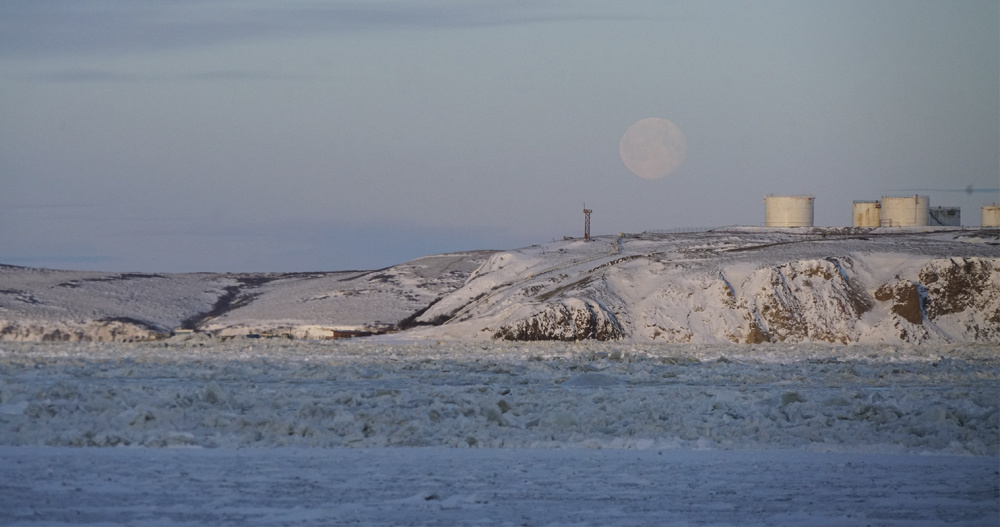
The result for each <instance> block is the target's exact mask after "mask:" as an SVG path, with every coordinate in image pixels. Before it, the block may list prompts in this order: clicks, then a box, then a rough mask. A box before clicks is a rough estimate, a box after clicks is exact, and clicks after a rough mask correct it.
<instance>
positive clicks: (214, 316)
mask: <svg viewBox="0 0 1000 527" xmlns="http://www.w3.org/2000/svg"><path fill="white" fill-rule="evenodd" d="M177 328H187V329H197V330H200V331H203V332H206V333H210V334H213V335H216V336H223V337H225V336H239V335H247V334H260V333H272V334H285V335H288V336H291V337H296V338H324V337H329V336H333V335H334V334H335V332H374V333H382V332H389V331H398V330H408V331H407V332H406V333H405V334H403V335H402V336H403V337H404V338H413V339H436V340H440V339H462V340H470V339H471V340H581V339H597V340H626V341H635V342H650V341H653V342H700V343H760V342H831V343H845V344H846V343H878V342H909V343H921V342H986V343H1000V231H996V230H978V229H976V230H935V229H922V230H905V229H898V228H896V229H874V230H868V229H865V230H860V229H837V230H831V229H760V228H733V229H728V230H725V231H714V232H703V233H691V234H650V233H643V234H635V235H618V236H604V237H597V238H595V239H593V240H591V241H583V240H572V239H571V240H563V241H553V242H551V243H547V244H544V245H535V246H531V247H526V248H523V249H518V250H513V251H506V252H491V251H476V252H467V253H455V254H445V255H435V256H427V257H424V258H420V259H417V260H413V261H411V262H407V263H405V264H401V265H397V266H394V267H390V268H387V269H382V270H379V271H370V272H339V273H295V274H183V275H164V274H155V275H151V274H134V273H132V274H129V273H125V274H112V273H92V272H86V273H85V272H70V271H49V270H38V269H27V268H20V267H9V266H0V340H29V341H30V340H34V341H40V340H132V339H146V338H155V337H156V336H159V335H163V334H168V333H169V332H170V331H171V330H175V329H177ZM411 328H412V329H411ZM399 337H400V334H398V333H397V334H396V335H395V336H394V337H393V338H399Z"/></svg>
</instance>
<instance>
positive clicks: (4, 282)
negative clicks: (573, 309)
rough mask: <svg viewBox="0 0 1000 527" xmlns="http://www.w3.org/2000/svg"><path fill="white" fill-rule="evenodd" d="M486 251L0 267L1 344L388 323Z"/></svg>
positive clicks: (415, 308)
mask: <svg viewBox="0 0 1000 527" xmlns="http://www.w3.org/2000/svg"><path fill="white" fill-rule="evenodd" d="M490 254H492V252H491V251H473V252H466V253H455V254H442V255H436V256H428V257H424V258H419V259H416V260H413V261H410V262H407V263H404V264H400V265H397V266H394V267H390V268H387V269H382V270H379V271H370V272H360V271H354V272H335V273H243V274H231V273H225V274H218V273H216V274H213V273H196V274H195V273H192V274H139V273H100V272H77V271H53V270H45V269H31V268H25V267H14V266H4V265H0V340H19V341H77V340H91V341H125V340H145V339H150V338H157V337H159V336H163V335H167V334H169V333H170V332H171V331H172V330H175V329H178V328H185V329H197V330H201V331H206V332H210V333H212V334H215V335H219V336H229V335H245V334H248V333H264V332H273V333H284V334H288V335H290V336H295V337H300V338H323V337H327V336H331V335H332V334H333V331H334V330H353V331H371V330H375V331H378V330H384V329H387V328H394V327H396V326H397V325H399V324H401V323H405V322H406V320H407V319H408V318H410V317H412V316H414V315H415V314H417V313H419V312H421V311H422V310H423V309H425V308H426V307H427V306H428V305H430V304H431V303H433V302H434V301H435V300H437V299H438V298H440V297H441V296H443V295H444V294H446V293H448V292H450V291H452V290H454V289H456V288H458V287H460V286H461V285H462V284H463V283H464V282H465V280H466V278H467V277H468V276H469V275H470V274H471V273H472V272H473V271H474V270H475V269H476V268H477V267H479V265H480V264H481V263H482V262H483V261H485V259H486V258H487V257H488V256H489V255H490Z"/></svg>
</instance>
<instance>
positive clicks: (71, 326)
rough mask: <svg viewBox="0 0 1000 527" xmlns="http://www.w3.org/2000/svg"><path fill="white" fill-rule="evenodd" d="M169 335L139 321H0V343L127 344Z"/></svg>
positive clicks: (163, 329)
mask: <svg viewBox="0 0 1000 527" xmlns="http://www.w3.org/2000/svg"><path fill="white" fill-rule="evenodd" d="M167 334H169V331H168V330H167V329H165V328H158V327H155V326H152V325H150V324H147V323H145V322H142V321H139V320H129V319H118V320H87V321H75V322H74V321H67V322H62V323H59V324H53V323H51V322H31V321H2V320H0V340H17V341H22V342H91V341H93V342H131V341H140V340H153V339H156V338H160V337H164V336H166V335H167Z"/></svg>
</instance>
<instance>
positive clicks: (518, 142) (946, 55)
mask: <svg viewBox="0 0 1000 527" xmlns="http://www.w3.org/2000/svg"><path fill="white" fill-rule="evenodd" d="M0 93H2V94H3V96H2V97H0V138H2V140H0V174H2V176H0V177H2V179H0V184H2V189H3V192H2V194H0V263H5V264H14V265H24V266H32V267H52V268H63V269H80V270H88V269H95V270H107V271H145V272H185V271H233V272H240V271H276V272H277V271H317V270H341V269H374V268H381V267H385V266H389V265H393V264H396V263H401V262H404V261H407V260H410V259H413V258H417V257H420V256H424V255H428V254H435V253H442V252H453V251H463V250H474V249H509V248H515V247H523V246H527V245H531V244H535V243H544V242H546V241H549V240H552V239H558V238H561V237H562V236H567V235H568V236H581V235H582V230H583V214H582V208H583V203H584V202H586V203H587V207H588V208H591V209H593V210H594V213H593V216H592V232H593V233H594V234H595V235H600V234H611V233H616V232H641V231H644V230H655V229H673V228H678V227H692V226H706V227H708V226H723V225H761V224H763V221H764V208H763V198H764V196H765V195H767V194H778V195H781V194H810V195H814V196H816V204H815V223H816V225H818V226H838V225H850V222H851V202H852V201H853V200H861V199H871V200H874V199H879V198H880V197H881V196H883V195H906V194H913V193H919V194H922V195H928V196H930V204H931V206H932V207H937V206H959V207H961V209H962V218H963V224H964V225H973V226H974V225H979V220H980V218H979V214H980V212H979V207H980V206H981V205H982V204H986V203H990V202H995V201H1000V194H998V193H997V192H995V191H984V190H985V189H996V188H998V187H1000V146H998V145H1000V97H998V96H997V94H998V93H1000V5H998V4H997V2H995V1H957V2H940V1H910V0H907V1H897V0H890V1H880V2H870V1H838V2H820V1H763V2H752V3H751V2H738V1H708V2H698V3H691V2H684V1H676V2H671V1H655V2H654V1H648V2H645V1H634V2H619V3H605V2H568V1H549V2H546V1H542V2H501V1H495V2H494V1H490V2H482V3H476V4H470V3H466V2H458V1H447V0H442V1H436V0H417V1H413V2H399V1H391V0H385V1H379V0H376V1H367V2H352V1H333V2H319V3H317V2H309V1H306V0H293V1H289V2H281V3H278V4H275V3H272V2H261V1H245V2H237V3H232V2H224V1H222V0H203V1H194V0H192V1H185V2H170V3H167V2H142V3H137V2H127V1H123V0H82V1H68V0H66V1H53V2H44V3H42V2H34V1H28V0H12V1H9V2H4V3H3V4H2V5H0ZM648 117H660V118H664V119H669V120H670V121H672V122H673V123H676V125H677V126H678V127H679V128H680V129H681V130H682V131H683V133H684V135H685V136H686V139H687V158H686V161H685V162H684V164H683V165H681V166H680V168H679V169H678V170H677V171H676V172H674V173H673V174H671V175H670V176H667V177H664V178H662V179H656V180H647V179H643V178H640V177H637V176H635V175H633V174H632V173H631V172H629V170H628V169H627V168H626V167H625V166H624V164H623V163H622V160H621V159H620V157H619V152H618V147H619V141H620V139H621V137H622V134H623V133H624V132H625V130H626V129H627V128H628V127H629V126H630V125H631V124H632V123H634V122H636V121H638V120H640V119H643V118H648ZM969 187H971V188H972V189H973V192H967V191H966V189H967V188H969Z"/></svg>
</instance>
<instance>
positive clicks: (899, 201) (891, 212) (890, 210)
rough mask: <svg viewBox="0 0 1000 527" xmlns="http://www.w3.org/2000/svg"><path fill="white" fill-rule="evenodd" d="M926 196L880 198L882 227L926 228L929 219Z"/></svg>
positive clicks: (928, 201) (928, 203)
mask: <svg viewBox="0 0 1000 527" xmlns="http://www.w3.org/2000/svg"><path fill="white" fill-rule="evenodd" d="M930 205H931V203H930V198H928V197H927V196H917V195H913V196H906V197H896V196H882V219H881V223H880V224H881V225H882V226H883V227H926V226H927V221H928V218H929V217H930Z"/></svg>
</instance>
